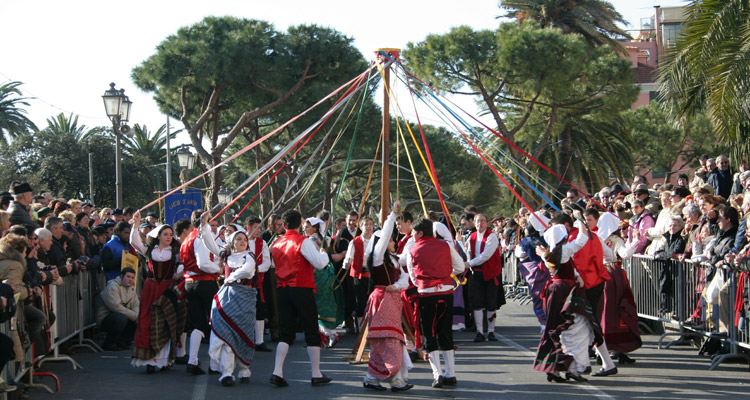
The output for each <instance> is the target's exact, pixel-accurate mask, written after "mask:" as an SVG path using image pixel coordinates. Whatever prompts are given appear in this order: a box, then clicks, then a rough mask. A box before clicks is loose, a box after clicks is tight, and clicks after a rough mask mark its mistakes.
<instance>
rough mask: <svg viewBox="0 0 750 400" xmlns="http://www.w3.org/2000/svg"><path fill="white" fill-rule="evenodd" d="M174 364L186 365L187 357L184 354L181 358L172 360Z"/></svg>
mask: <svg viewBox="0 0 750 400" xmlns="http://www.w3.org/2000/svg"><path fill="white" fill-rule="evenodd" d="M174 363H175V364H180V365H182V364H187V363H188V355H187V354H185V355H184V356H182V357H177V358H175V359H174Z"/></svg>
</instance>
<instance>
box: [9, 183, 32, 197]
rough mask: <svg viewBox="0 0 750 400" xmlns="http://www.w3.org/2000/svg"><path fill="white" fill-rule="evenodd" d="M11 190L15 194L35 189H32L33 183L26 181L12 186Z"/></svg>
mask: <svg viewBox="0 0 750 400" xmlns="http://www.w3.org/2000/svg"><path fill="white" fill-rule="evenodd" d="M11 190H12V191H13V194H21V193H26V192H33V190H31V185H29V184H28V183H26V182H24V183H16V184H14V185H13V187H11Z"/></svg>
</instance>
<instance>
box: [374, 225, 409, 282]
mask: <svg viewBox="0 0 750 400" xmlns="http://www.w3.org/2000/svg"><path fill="white" fill-rule="evenodd" d="M395 226H396V213H394V212H391V213H390V215H388V218H387V219H386V220H385V222H384V223H383V229H382V230H381V232H380V239H379V240H378V243H376V244H375V253H373V255H372V265H373V266H379V265H383V263H384V258H385V255H386V254H385V253H386V251H388V242H389V241H390V238H391V235H392V234H393V228H394V227H395ZM388 257H391V264H393V267H384V268H397V269H398V271H399V276H398V280H397V281H396V282H393V286H395V287H396V289H399V290H404V289H406V288H408V287H409V274H407V273H406V271H404V270H403V269H402V268H401V267H400V264H399V263H400V260H399V259H397V258H396V257H394V256H392V255H390V254H389V255H388Z"/></svg>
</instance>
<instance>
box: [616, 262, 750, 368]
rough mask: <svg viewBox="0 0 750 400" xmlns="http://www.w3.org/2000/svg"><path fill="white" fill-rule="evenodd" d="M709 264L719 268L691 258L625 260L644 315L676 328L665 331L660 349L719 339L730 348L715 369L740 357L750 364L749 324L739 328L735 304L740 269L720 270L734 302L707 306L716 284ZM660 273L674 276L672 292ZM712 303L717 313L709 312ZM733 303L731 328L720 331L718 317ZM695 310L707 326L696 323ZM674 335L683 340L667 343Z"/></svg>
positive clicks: (728, 296) (718, 358)
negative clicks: (708, 274)
mask: <svg viewBox="0 0 750 400" xmlns="http://www.w3.org/2000/svg"><path fill="white" fill-rule="evenodd" d="M707 267H708V268H713V267H711V266H710V265H703V264H698V263H693V262H690V261H685V262H678V261H676V260H672V259H669V260H658V259H654V257H652V256H646V255H636V256H633V257H632V258H630V259H628V260H624V261H623V268H624V269H625V271H626V273H627V275H628V279H629V280H630V286H631V288H632V291H633V295H634V297H635V302H636V305H637V308H638V316H639V317H640V318H644V319H649V320H653V321H658V322H660V323H662V324H664V326H665V327H667V328H670V329H673V330H674V332H666V333H664V334H662V335H661V337H660V338H659V342H658V346H659V348H660V349H661V348H662V347H664V348H669V347H670V346H672V345H682V344H690V343H691V342H692V340H694V339H698V340H700V339H702V338H719V339H722V340H725V341H726V342H728V343H729V347H730V351H729V352H728V353H726V354H718V355H716V356H714V358H713V360H712V363H711V367H710V368H709V369H710V370H713V369H714V368H716V367H717V366H718V365H719V364H721V363H722V362H724V361H726V360H729V359H736V358H740V359H744V360H746V361H748V362H749V363H750V356H748V354H746V351H748V350H750V335H749V334H748V327H747V325H746V326H745V327H744V328H745V329H744V330H743V331H740V330H738V327H737V326H735V325H736V324H735V311H734V303H735V298H736V293H737V284H738V282H737V280H738V277H739V271H737V270H734V269H724V270H719V271H717V272H716V273H723V274H724V276H725V277H726V280H727V281H728V284H727V286H726V292H725V293H726V297H725V299H727V300H728V304H724V303H723V301H722V302H721V303H720V306H719V305H712V304H707V303H706V302H705V299H703V300H701V298H702V296H703V295H704V294H705V291H706V289H707V288H708V286H709V284H710V283H711V282H710V281H708V282H706V279H705V273H706V268H707ZM660 277H661V279H664V278H665V277H668V278H671V290H665V292H668V293H667V294H662V290H661V289H662V284H661V281H660ZM708 307H711V308H712V309H711V310H710V311H714V312H708V311H709V310H708ZM727 307H728V308H729V311H728V316H727V318H726V323H727V327H728V331H729V332H723V333H722V332H719V324H718V323H716V321H717V320H719V316H720V314H721V312H722V311H721V310H722V308H724V309H725V308H727ZM694 314H697V315H699V316H700V318H699V319H700V321H703V324H701V325H697V326H696V325H695V324H693V323H692V316H693V315H694ZM668 336H678V339H676V340H674V341H672V342H670V343H668V344H666V345H664V346H662V343H663V340H664V339H665V338H666V337H668ZM743 349H744V350H743Z"/></svg>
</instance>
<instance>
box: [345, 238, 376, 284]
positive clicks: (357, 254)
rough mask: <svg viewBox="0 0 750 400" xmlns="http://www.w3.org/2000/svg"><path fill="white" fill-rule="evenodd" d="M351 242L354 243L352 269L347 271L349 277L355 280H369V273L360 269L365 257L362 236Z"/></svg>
mask: <svg viewBox="0 0 750 400" xmlns="http://www.w3.org/2000/svg"><path fill="white" fill-rule="evenodd" d="M370 240H372V237H370ZM352 242H354V258H352V267H351V268H350V269H349V276H351V277H352V278H357V279H362V278H369V277H370V273H369V272H367V271H365V270H364V268H362V267H363V262H364V261H363V260H364V257H365V256H364V254H365V242H364V241H363V240H362V235H359V236H357V237H355V238H354V240H352Z"/></svg>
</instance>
